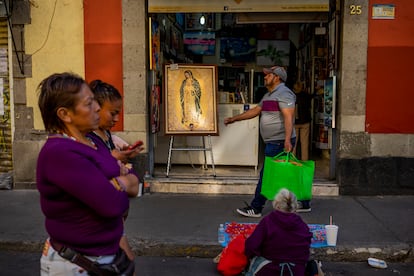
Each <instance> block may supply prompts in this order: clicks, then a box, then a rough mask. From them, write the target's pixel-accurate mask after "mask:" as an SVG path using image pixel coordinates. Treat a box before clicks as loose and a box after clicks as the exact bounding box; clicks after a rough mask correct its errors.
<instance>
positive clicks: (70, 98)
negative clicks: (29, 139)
mask: <svg viewBox="0 0 414 276" xmlns="http://www.w3.org/2000/svg"><path fill="white" fill-rule="evenodd" d="M83 84H85V85H87V83H86V82H85V80H84V79H83V78H82V77H80V76H78V75H76V74H74V73H69V72H64V73H55V74H52V75H50V76H49V77H47V78H45V79H44V80H42V81H41V82H40V84H39V86H38V91H39V99H38V105H39V108H40V112H41V114H42V119H43V124H44V126H45V129H46V130H47V131H49V132H52V133H56V132H60V131H62V130H64V129H65V125H64V123H63V122H62V121H61V120H60V118H59V117H58V116H57V110H58V109H59V108H60V107H66V108H68V109H71V110H74V108H75V106H76V104H77V101H78V99H77V97H76V96H77V94H78V93H79V92H80V90H81V88H82V85H83Z"/></svg>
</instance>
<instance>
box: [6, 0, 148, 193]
mask: <svg viewBox="0 0 414 276" xmlns="http://www.w3.org/2000/svg"><path fill="white" fill-rule="evenodd" d="M15 5H16V7H15V8H16V9H17V10H19V11H22V10H26V13H24V15H21V14H20V15H19V14H17V15H16V16H15V19H14V20H15V23H14V24H15V25H14V29H15V30H16V33H17V34H18V36H16V37H18V38H19V39H20V41H22V43H18V45H24V47H23V48H22V49H20V50H21V51H22V52H24V55H25V57H26V62H25V70H24V71H25V72H24V74H21V73H20V72H19V68H18V66H16V64H17V62H16V61H15V62H14V64H15V66H14V75H15V79H14V83H15V85H14V87H15V89H14V91H13V93H14V98H15V99H16V101H15V102H16V104H15V105H16V106H15V118H16V130H15V133H16V136H15V139H14V142H13V156H14V160H13V163H14V175H13V176H14V187H15V188H29V187H34V183H35V169H36V160H37V155H38V153H39V150H40V149H41V146H42V145H43V143H44V141H45V138H46V133H45V132H44V131H43V129H44V127H43V122H42V119H41V116H40V111H39V109H38V107H37V92H36V88H37V86H38V84H39V83H40V82H41V80H43V79H44V78H45V77H47V76H49V75H50V74H52V73H55V72H63V71H71V72H75V73H77V74H79V75H81V76H83V77H84V73H85V71H84V70H85V69H84V68H85V66H84V23H83V22H84V21H83V1H80V0H78V1H73V0H62V1H56V5H55V2H54V1H52V2H51V1H35V2H32V3H29V1H24V0H22V1H16V4H15ZM122 6H123V8H122V14H123V66H124V68H123V71H124V80H123V81H124V112H125V114H124V131H123V132H120V133H117V134H118V135H119V136H121V137H122V138H124V139H125V140H126V141H128V142H130V143H132V142H134V141H136V140H138V139H141V140H143V141H147V125H148V123H147V121H148V120H147V113H146V112H147V97H146V91H147V77H146V74H147V68H146V64H147V62H146V51H147V43H146V32H147V27H146V26H147V18H146V7H145V1H127V0H123V1H122ZM17 23H18V24H17ZM145 144H146V145H147V144H148V142H146V143H145ZM133 164H134V168H135V169H136V170H137V171H138V172H139V174H140V175H143V174H144V171H145V170H147V169H148V164H147V154H146V153H145V152H144V153H143V154H141V155H140V156H139V157H137V158H135V160H133Z"/></svg>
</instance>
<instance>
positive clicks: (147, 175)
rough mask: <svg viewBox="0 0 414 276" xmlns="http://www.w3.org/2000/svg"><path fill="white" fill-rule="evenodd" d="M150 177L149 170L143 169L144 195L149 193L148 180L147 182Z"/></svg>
mask: <svg viewBox="0 0 414 276" xmlns="http://www.w3.org/2000/svg"><path fill="white" fill-rule="evenodd" d="M150 178H151V175H150V174H149V172H148V171H145V175H144V195H145V194H150V193H151V187H150V182H149V179H150Z"/></svg>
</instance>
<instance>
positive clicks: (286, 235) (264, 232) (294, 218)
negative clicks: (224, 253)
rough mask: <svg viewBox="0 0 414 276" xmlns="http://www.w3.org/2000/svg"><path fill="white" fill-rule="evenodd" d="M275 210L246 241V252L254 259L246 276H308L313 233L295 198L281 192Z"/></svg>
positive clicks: (274, 206) (274, 202)
mask: <svg viewBox="0 0 414 276" xmlns="http://www.w3.org/2000/svg"><path fill="white" fill-rule="evenodd" d="M273 208H274V209H275V210H274V211H273V212H271V213H270V214H268V215H267V216H265V217H264V218H263V219H262V220H261V221H260V223H259V224H258V225H257V227H256V228H255V230H254V232H253V233H252V234H251V235H250V237H249V238H248V239H247V240H246V247H245V253H246V255H247V257H249V258H250V259H252V260H251V264H250V268H249V271H248V273H250V274H246V275H257V276H267V275H269V276H270V275H272V276H273V275H305V266H306V263H307V261H308V259H309V249H310V244H311V237H312V233H311V232H310V231H309V227H308V225H307V224H306V223H305V222H304V221H303V220H302V218H301V217H300V216H299V215H297V214H296V213H295V211H296V208H297V201H296V196H295V195H294V194H293V193H292V192H290V191H288V190H287V189H281V190H280V191H279V193H278V194H277V195H276V197H275V200H274V201H273ZM254 273H255V274H254Z"/></svg>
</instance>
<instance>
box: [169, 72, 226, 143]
mask: <svg viewBox="0 0 414 276" xmlns="http://www.w3.org/2000/svg"><path fill="white" fill-rule="evenodd" d="M164 94H165V95H164V99H165V105H164V106H165V112H164V114H165V134H167V135H180V134H182V135H200V136H201V135H218V124H217V95H216V94H217V67H216V66H215V65H197V64H182V65H181V64H169V65H165V68H164Z"/></svg>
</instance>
